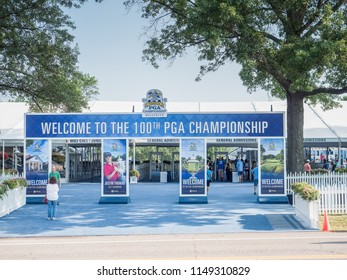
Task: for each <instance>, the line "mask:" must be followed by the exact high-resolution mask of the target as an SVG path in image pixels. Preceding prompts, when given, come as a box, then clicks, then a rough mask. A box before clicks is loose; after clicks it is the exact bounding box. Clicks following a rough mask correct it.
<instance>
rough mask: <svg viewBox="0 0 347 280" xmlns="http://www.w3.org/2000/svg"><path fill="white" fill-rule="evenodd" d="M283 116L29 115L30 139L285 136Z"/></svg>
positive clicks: (27, 123) (265, 114) (26, 118)
mask: <svg viewBox="0 0 347 280" xmlns="http://www.w3.org/2000/svg"><path fill="white" fill-rule="evenodd" d="M283 133H284V114H283V113H232V114H226V113H223V114H218V113H213V114H205V113H201V114H190V113H184V114H183V113H179V114H168V115H167V117H165V118H162V117H151V118H149V117H143V116H142V114H26V116H25V136H26V138H38V139H50V138H111V137H117V138H146V137H147V138H153V137H155V138H156V137H177V138H182V137H283V136H284V135H283Z"/></svg>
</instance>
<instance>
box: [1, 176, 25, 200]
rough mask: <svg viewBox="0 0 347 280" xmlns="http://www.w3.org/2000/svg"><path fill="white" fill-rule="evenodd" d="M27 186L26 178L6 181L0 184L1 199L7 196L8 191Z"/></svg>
mask: <svg viewBox="0 0 347 280" xmlns="http://www.w3.org/2000/svg"><path fill="white" fill-rule="evenodd" d="M26 185H27V180H25V179H24V178H14V179H6V180H4V181H3V182H2V183H1V184H0V198H1V199H2V198H3V196H4V195H6V193H7V191H8V190H10V189H15V188H20V187H21V188H24V187H26Z"/></svg>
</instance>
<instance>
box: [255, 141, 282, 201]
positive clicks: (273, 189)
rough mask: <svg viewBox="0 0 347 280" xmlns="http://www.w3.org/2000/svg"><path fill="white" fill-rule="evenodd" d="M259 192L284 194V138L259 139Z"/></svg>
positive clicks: (262, 193)
mask: <svg viewBox="0 0 347 280" xmlns="http://www.w3.org/2000/svg"><path fill="white" fill-rule="evenodd" d="M260 147H261V148H260V150H261V166H260V179H261V180H260V193H261V195H264V194H265V195H285V185H284V182H285V179H284V169H285V168H284V139H283V138H279V139H276V138H274V139H271V138H268V139H261V140H260Z"/></svg>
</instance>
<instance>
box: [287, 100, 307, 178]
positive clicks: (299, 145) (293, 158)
mask: <svg viewBox="0 0 347 280" xmlns="http://www.w3.org/2000/svg"><path fill="white" fill-rule="evenodd" d="M303 164H304V98H303V97H302V95H301V94H298V93H296V94H291V93H287V171H289V172H302V171H303Z"/></svg>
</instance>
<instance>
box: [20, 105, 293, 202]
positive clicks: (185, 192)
mask: <svg viewBox="0 0 347 280" xmlns="http://www.w3.org/2000/svg"><path fill="white" fill-rule="evenodd" d="M25 125H26V126H25V137H26V143H25V158H26V164H25V166H26V168H25V173H26V178H27V182H28V188H27V202H28V201H30V200H35V199H36V200H37V201H42V197H43V196H44V194H45V189H46V183H47V177H48V172H49V169H50V168H49V167H50V165H51V161H50V156H49V155H50V154H51V140H52V139H100V140H101V150H102V155H103V156H102V159H101V160H102V166H103V167H102V168H101V173H102V182H101V196H100V200H99V203H129V202H130V197H129V185H130V184H129V171H130V170H129V165H128V162H129V140H130V139H135V138H143V139H146V138H156V139H158V141H161V142H163V143H169V142H170V141H171V140H173V139H179V146H180V153H179V162H180V167H179V170H178V171H179V172H178V177H179V188H180V190H179V202H180V203H207V202H208V199H207V191H206V160H207V149H206V146H207V140H208V139H210V138H217V139H223V141H224V140H225V141H229V139H231V138H237V139H240V140H242V139H249V138H258V139H259V141H258V151H262V153H261V154H260V155H259V157H258V158H259V159H260V160H261V161H262V162H264V165H262V166H260V171H259V182H260V193H259V197H258V200H259V201H260V202H263V201H266V200H272V201H274V200H284V199H287V198H286V194H285V178H284V176H285V174H284V170H285V145H284V113H283V112H269V113H258V112H256V113H221V114H219V113H213V114H211V113H208V114H207V113H195V114H194V113H184V114H179V113H177V114H167V115H162V114H159V115H157V114H153V115H143V114H137V113H132V114H26V116H25ZM259 153H260V152H259ZM153 156H156V157H157V159H158V163H159V160H161V159H162V158H161V156H160V154H155V155H153ZM34 162H36V163H38V164H39V166H41V167H42V168H40V170H31V169H29V168H28V167H29V166H31V164H33V163H34ZM152 162H153V160H152ZM174 162H175V161H174ZM151 166H152V165H151ZM274 166H276V168H275V169H274V168H273V167H274ZM177 167H178V166H176V165H175V164H174V168H173V171H176V169H177ZM155 168H157V166H156V167H155ZM158 168H159V167H158ZM273 170H276V171H273ZM172 175H173V176H175V172H173V174H172Z"/></svg>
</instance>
